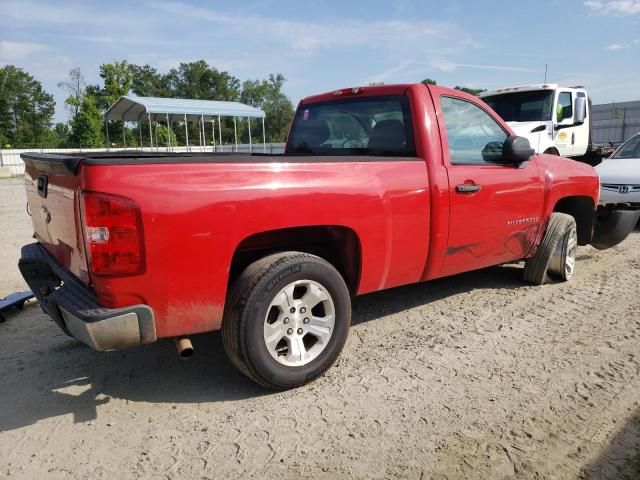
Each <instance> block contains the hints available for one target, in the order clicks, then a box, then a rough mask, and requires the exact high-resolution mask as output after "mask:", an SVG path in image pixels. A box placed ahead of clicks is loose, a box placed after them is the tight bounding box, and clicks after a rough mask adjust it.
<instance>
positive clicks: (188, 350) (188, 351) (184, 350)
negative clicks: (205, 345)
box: [176, 337, 194, 360]
mask: <svg viewBox="0 0 640 480" xmlns="http://www.w3.org/2000/svg"><path fill="white" fill-rule="evenodd" d="M176 348H177V349H178V356H179V357H180V358H182V359H183V360H186V359H187V358H190V357H192V356H193V354H194V349H193V345H192V344H191V340H189V339H188V338H187V337H180V338H176Z"/></svg>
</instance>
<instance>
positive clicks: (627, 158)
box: [596, 133, 640, 208]
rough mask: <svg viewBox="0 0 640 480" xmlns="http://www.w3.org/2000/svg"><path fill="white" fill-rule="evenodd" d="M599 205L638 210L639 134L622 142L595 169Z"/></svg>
mask: <svg viewBox="0 0 640 480" xmlns="http://www.w3.org/2000/svg"><path fill="white" fill-rule="evenodd" d="M596 171H597V172H598V176H599V177H600V204H601V205H618V204H627V205H630V206H631V207H637V208H640V133H637V134H635V135H634V136H633V137H631V138H630V139H629V140H627V141H626V142H624V143H623V144H622V145H620V147H619V148H618V149H617V150H616V151H615V152H613V154H612V155H611V156H610V157H609V158H606V159H605V160H603V162H602V163H601V164H600V165H598V166H597V167H596Z"/></svg>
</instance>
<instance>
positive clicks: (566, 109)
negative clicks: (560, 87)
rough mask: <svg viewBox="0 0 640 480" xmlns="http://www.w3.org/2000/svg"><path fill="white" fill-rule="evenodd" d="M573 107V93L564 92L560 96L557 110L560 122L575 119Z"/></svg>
mask: <svg viewBox="0 0 640 480" xmlns="http://www.w3.org/2000/svg"><path fill="white" fill-rule="evenodd" d="M572 105H573V103H572V102H571V92H562V93H560V95H558V107H557V109H556V118H557V119H558V122H561V121H563V120H565V119H567V118H572V117H573V107H572Z"/></svg>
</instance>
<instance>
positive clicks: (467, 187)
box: [456, 183, 482, 193]
mask: <svg viewBox="0 0 640 480" xmlns="http://www.w3.org/2000/svg"><path fill="white" fill-rule="evenodd" d="M481 188H482V187H481V186H480V185H474V184H471V183H462V184H460V185H456V192H458V193H471V192H477V191H478V190H480V189H481Z"/></svg>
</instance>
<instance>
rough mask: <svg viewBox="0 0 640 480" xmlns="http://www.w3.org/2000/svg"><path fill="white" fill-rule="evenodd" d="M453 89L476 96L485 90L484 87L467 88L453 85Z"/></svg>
mask: <svg viewBox="0 0 640 480" xmlns="http://www.w3.org/2000/svg"><path fill="white" fill-rule="evenodd" d="M453 88H454V89H455V90H460V91H461V92H464V93H468V94H469V95H475V96H478V95H479V94H481V93H482V92H486V91H487V90H486V89H484V88H467V87H458V86H455V87H453Z"/></svg>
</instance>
